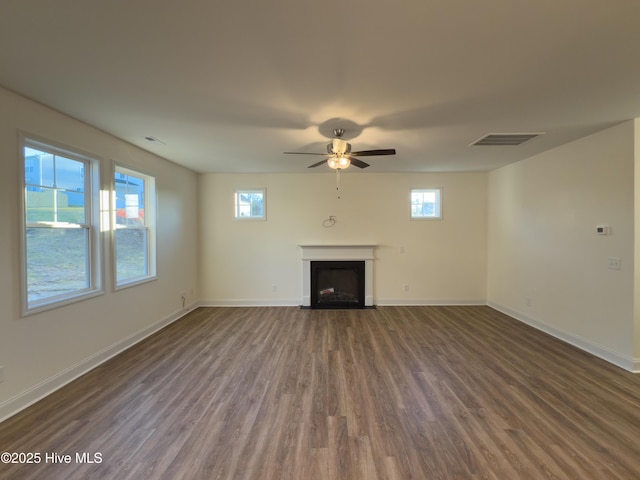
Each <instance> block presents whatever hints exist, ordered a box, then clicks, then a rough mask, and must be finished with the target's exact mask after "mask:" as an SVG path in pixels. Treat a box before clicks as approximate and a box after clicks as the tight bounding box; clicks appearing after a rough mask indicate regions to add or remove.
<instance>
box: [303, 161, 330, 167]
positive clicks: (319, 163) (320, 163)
mask: <svg viewBox="0 0 640 480" xmlns="http://www.w3.org/2000/svg"><path fill="white" fill-rule="evenodd" d="M323 163H327V161H326V160H322V161H321V162H318V163H314V164H313V165H309V166H308V167H307V168H315V167H319V166H320V165H322V164H323Z"/></svg>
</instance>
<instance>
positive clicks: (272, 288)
mask: <svg viewBox="0 0 640 480" xmlns="http://www.w3.org/2000/svg"><path fill="white" fill-rule="evenodd" d="M271 291H272V292H277V291H278V285H276V284H275V283H274V284H273V285H271Z"/></svg>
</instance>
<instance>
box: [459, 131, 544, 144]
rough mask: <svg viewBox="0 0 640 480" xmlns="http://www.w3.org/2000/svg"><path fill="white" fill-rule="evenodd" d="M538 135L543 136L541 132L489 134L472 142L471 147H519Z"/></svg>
mask: <svg viewBox="0 0 640 480" xmlns="http://www.w3.org/2000/svg"><path fill="white" fill-rule="evenodd" d="M540 135H544V133H543V132H535V133H489V134H487V135H485V136H483V137H480V138H479V139H478V140H476V141H475V142H473V143H472V144H471V145H481V146H487V145H488V146H515V145H521V144H523V143H524V142H526V141H527V140H531V139H532V138H536V137H538V136H540Z"/></svg>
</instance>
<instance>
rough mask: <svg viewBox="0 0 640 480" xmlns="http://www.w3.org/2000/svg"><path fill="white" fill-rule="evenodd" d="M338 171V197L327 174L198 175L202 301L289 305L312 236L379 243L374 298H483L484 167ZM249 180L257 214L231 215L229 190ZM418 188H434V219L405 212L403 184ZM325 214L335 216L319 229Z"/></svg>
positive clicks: (295, 299)
mask: <svg viewBox="0 0 640 480" xmlns="http://www.w3.org/2000/svg"><path fill="white" fill-rule="evenodd" d="M341 177H342V178H341V190H340V197H341V198H340V199H338V198H337V192H336V176H335V174H334V173H314V174H257V175H253V174H207V175H201V176H200V181H199V204H200V208H201V209H200V228H201V235H200V242H201V244H200V252H201V257H200V258H201V267H200V272H201V276H200V287H201V298H202V300H203V302H204V303H205V304H208V305H223V304H226V305H248V304H259V305H299V304H300V303H301V301H302V288H301V286H302V261H301V251H300V248H299V247H298V245H299V244H301V243H316V242H317V243H330V244H336V243H348V244H349V243H351V244H352V243H359V242H364V243H376V244H379V247H378V248H377V249H376V253H375V256H376V259H375V262H374V302H375V303H376V304H378V305H383V304H427V303H484V302H485V299H486V249H487V243H486V237H487V235H486V225H487V207H486V204H487V174H485V173H466V174H465V173H446V174H445V173H443V174H376V173H367V172H364V171H351V170H347V171H345V172H343V173H342V175H341ZM256 187H264V188H266V189H267V220H266V221H262V222H261V221H237V220H234V219H233V193H234V190H235V189H237V188H256ZM420 187H423V188H425V187H442V188H443V212H444V219H443V220H410V219H409V192H410V189H411V188H420ZM329 216H335V217H336V219H337V222H336V224H335V226H333V227H331V228H325V227H323V225H322V223H323V220H325V219H327V218H328V217H329ZM403 252H404V253H403ZM404 285H408V286H409V291H404V289H403V286H404ZM274 286H275V290H276V291H273V290H274Z"/></svg>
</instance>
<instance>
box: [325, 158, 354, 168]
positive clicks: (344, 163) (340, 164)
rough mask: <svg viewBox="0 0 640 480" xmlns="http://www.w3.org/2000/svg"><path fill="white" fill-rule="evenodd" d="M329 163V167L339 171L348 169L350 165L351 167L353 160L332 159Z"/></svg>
mask: <svg viewBox="0 0 640 480" xmlns="http://www.w3.org/2000/svg"><path fill="white" fill-rule="evenodd" d="M327 163H328V165H329V167H331V168H333V169H334V170H337V169H344V168H347V167H348V166H349V165H351V160H349V159H348V158H347V157H331V158H329V160H327Z"/></svg>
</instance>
